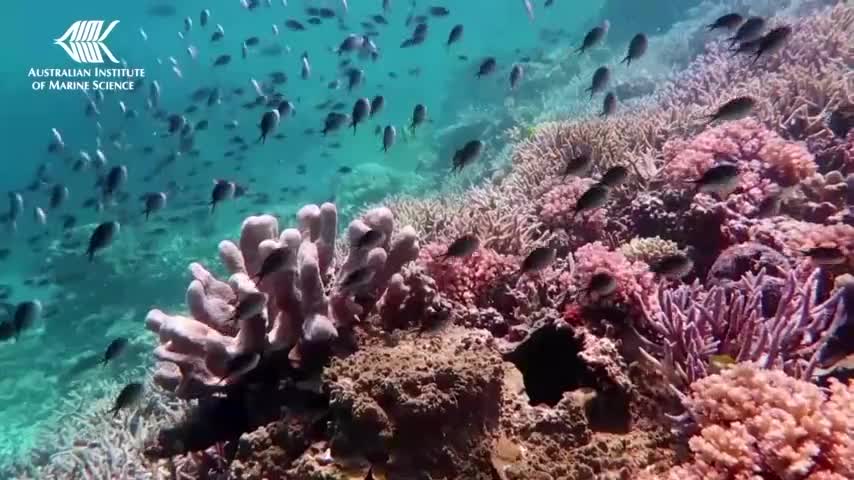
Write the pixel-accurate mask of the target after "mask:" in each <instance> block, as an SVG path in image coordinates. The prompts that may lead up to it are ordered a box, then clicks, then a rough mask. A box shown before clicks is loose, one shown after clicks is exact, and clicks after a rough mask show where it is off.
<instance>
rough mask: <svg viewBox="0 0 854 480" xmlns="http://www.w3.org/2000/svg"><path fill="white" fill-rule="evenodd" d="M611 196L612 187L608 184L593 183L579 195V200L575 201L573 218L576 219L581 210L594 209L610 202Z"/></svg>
mask: <svg viewBox="0 0 854 480" xmlns="http://www.w3.org/2000/svg"><path fill="white" fill-rule="evenodd" d="M610 196H611V189H610V188H608V187H607V186H605V185H601V184H596V185H593V186H592V187H590V188H588V189H587V191H586V192H584V193H582V194H581V196H580V197H578V200H577V201H576V202H575V209H574V211H573V213H572V218H573V219H574V218H575V216H576V215H578V214H579V213H581V212H586V211H589V210H594V209H597V208H600V207H602V206H604V205H605V204H606V203H608V199H609V197H610Z"/></svg>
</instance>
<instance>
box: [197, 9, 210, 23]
mask: <svg viewBox="0 0 854 480" xmlns="http://www.w3.org/2000/svg"><path fill="white" fill-rule="evenodd" d="M210 18H211V11H210V10H208V9H207V8H206V9H204V10H202V11H201V13H199V25H201V26H203V27H206V26H207V25H208V19H210Z"/></svg>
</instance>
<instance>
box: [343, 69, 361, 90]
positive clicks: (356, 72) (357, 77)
mask: <svg viewBox="0 0 854 480" xmlns="http://www.w3.org/2000/svg"><path fill="white" fill-rule="evenodd" d="M364 77H365V72H364V71H362V70H361V69H358V68H351V69H350V70H348V71H347V91H348V92H352V91H353V89H354V88H356V87H358V86H359V85H361V84H362V80H363V78H364Z"/></svg>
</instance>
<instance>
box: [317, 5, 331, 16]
mask: <svg viewBox="0 0 854 480" xmlns="http://www.w3.org/2000/svg"><path fill="white" fill-rule="evenodd" d="M317 14H318V16H319V17H321V18H335V10H332V9H331V8H325V7H324V8H319V9H317Z"/></svg>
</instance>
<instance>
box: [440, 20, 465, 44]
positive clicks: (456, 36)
mask: <svg viewBox="0 0 854 480" xmlns="http://www.w3.org/2000/svg"><path fill="white" fill-rule="evenodd" d="M464 32H465V27H463V25H462V24H457V25H454V27H453V28H452V29H451V32H450V33H448V41H447V42H445V47H450V46H451V45H452V44H454V43H457V42H459V41H460V39H462V38H463V33H464Z"/></svg>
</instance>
